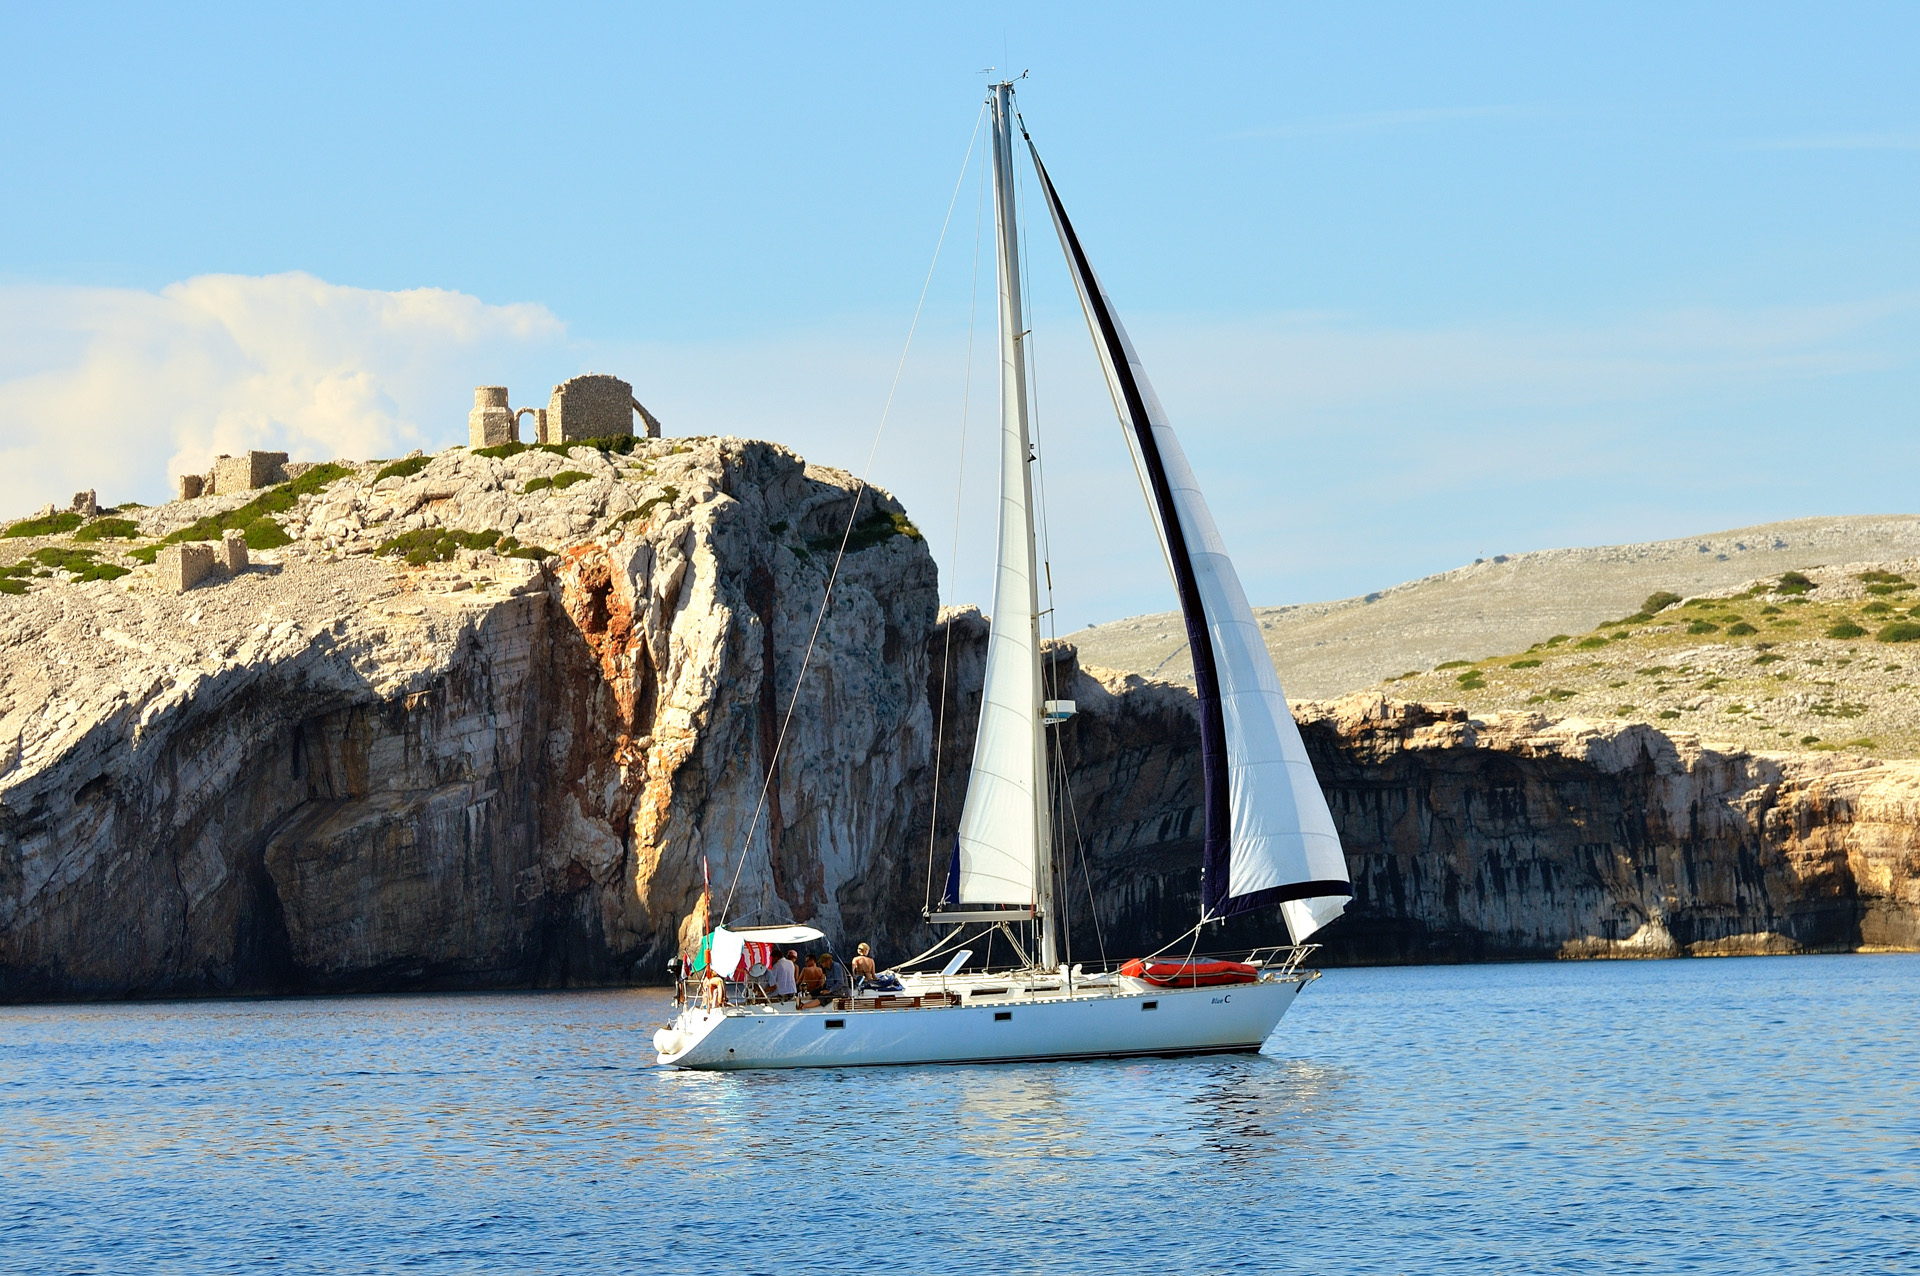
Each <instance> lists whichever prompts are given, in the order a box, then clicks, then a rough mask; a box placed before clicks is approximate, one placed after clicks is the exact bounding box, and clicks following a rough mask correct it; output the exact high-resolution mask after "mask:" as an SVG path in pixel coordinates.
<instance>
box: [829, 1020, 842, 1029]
mask: <svg viewBox="0 0 1920 1276" xmlns="http://www.w3.org/2000/svg"><path fill="white" fill-rule="evenodd" d="M846 1026H847V1021H846V1020H845V1019H829V1020H827V1027H829V1028H844V1027H846Z"/></svg>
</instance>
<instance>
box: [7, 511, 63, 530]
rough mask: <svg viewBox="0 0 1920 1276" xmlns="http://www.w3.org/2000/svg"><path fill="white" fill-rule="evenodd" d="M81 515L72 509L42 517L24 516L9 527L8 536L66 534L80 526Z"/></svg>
mask: <svg viewBox="0 0 1920 1276" xmlns="http://www.w3.org/2000/svg"><path fill="white" fill-rule="evenodd" d="M81 522H82V520H81V517H80V515H78V514H76V513H74V512H73V511H72V510H67V511H65V512H64V513H60V514H48V515H46V516H44V517H42V518H23V519H21V520H20V521H19V522H17V523H15V524H14V525H13V526H11V527H9V528H8V529H7V532H6V534H7V535H8V536H65V535H66V534H67V533H68V532H70V531H72V530H73V529H74V528H76V527H78V526H80V524H81Z"/></svg>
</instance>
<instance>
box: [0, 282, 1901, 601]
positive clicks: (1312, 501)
mask: <svg viewBox="0 0 1920 1276" xmlns="http://www.w3.org/2000/svg"><path fill="white" fill-rule="evenodd" d="M1129 318H1130V320H1132V328H1133V331H1134V335H1135V337H1136V340H1137V344H1138V346H1139V348H1140V351H1141V354H1142V355H1143V357H1144V358H1145V359H1146V362H1147V366H1148V368H1149V369H1150V370H1151V372H1152V374H1153V376H1154V380H1155V382H1156V384H1157V385H1158V387H1159V389H1160V392H1161V397H1162V398H1163V399H1164V400H1165V402H1166V404H1167V407H1168V410H1169V411H1170V412H1171V413H1172V415H1173V419H1174V424H1175V426H1176V428H1178V429H1179V430H1180V431H1181V434H1182V438H1183V440H1184V441H1185V444H1186V447H1187V451H1188V453H1189V455H1190V456H1191V457H1192V459H1193V461H1194V464H1195V467H1196V470H1197V471H1198V472H1199V474H1200V477H1201V480H1202V482H1203V483H1204V484H1205V485H1206V487H1207V490H1208V494H1209V497H1210V499H1211V500H1212V502H1213V505H1214V512H1215V515H1216V517H1217V519H1218V520H1219V522H1220V524H1221V526H1222V529H1223V531H1224V532H1225V534H1226V536H1227V541H1228V544H1229V545H1230V546H1231V547H1232V548H1233V549H1234V551H1235V554H1236V559H1237V561H1238V563H1239V565H1240V568H1241V572H1242V575H1243V578H1244V579H1245V582H1246V585H1247V588H1248V592H1249V593H1250V594H1251V595H1252V596H1253V598H1254V600H1255V601H1256V602H1259V603H1278V602H1294V601H1305V600H1308V599H1312V598H1319V597H1338V596H1342V595H1346V594H1355V593H1364V592H1365V591H1366V590H1369V589H1377V588H1380V587H1382V586H1385V585H1390V584H1393V583H1395V582H1397V581H1400V580H1404V579H1408V578H1411V577H1414V576H1419V575H1422V574H1424V573H1426V572H1428V571H1434V570H1440V569H1444V568H1446V567H1452V566H1457V565H1458V564H1459V563H1461V562H1466V561H1469V560H1471V559H1472V558H1473V557H1475V556H1476V555H1481V554H1485V553H1493V552H1515V551H1520V550H1528V549H1541V548H1547V547H1549V546H1552V545H1556V544H1582V543H1605V542H1607V541H1615V540H1619V541H1627V540H1641V539H1652V538H1656V537H1659V536H1666V535H1685V534H1688V533H1691V532H1698V531H1704V530H1708V529H1710V528H1714V527H1719V526H1725V527H1733V526H1739V525H1742V524H1745V523H1756V522H1763V521H1767V520H1769V519H1775V518H1787V517H1797V516H1801V515H1808V514H1819V513H1866V512H1885V511H1891V510H1910V509H1912V508H1913V505H1914V502H1913V500H1912V494H1911V483H1910V481H1909V479H1908V477H1907V476H1908V475H1910V474H1911V473H1912V472H1913V466H1914V465H1915V464H1916V463H1920V451H1916V449H1917V448H1920V444H1916V443H1914V442H1912V439H1913V438H1914V437H1915V436H1914V435H1913V432H1912V430H1911V425H1912V417H1913V408H1912V405H1913V403H1915V402H1916V401H1920V400H1916V398H1915V394H1916V385H1915V382H1916V370H1917V366H1920V365H1917V364H1916V360H1915V358H1914V356H1913V353H1912V352H1913V350H1914V349H1915V348H1916V345H1915V338H1916V335H1917V334H1916V329H1917V328H1920V298H1915V297H1912V296H1895V297H1888V298H1878V299H1869V300H1864V301H1857V302H1848V303H1839V304H1832V305H1824V306H1798V307H1773V308H1762V307H1756V308H1750V309H1722V310H1709V309H1691V310H1673V311H1668V312H1662V313H1651V314H1642V315H1638V316H1631V317H1626V318H1622V319H1619V320H1616V321H1613V322H1609V323H1597V322H1590V323H1584V324H1583V323H1569V322H1538V323H1518V322H1515V323H1504V324H1483V325H1454V326H1435V327H1428V328H1412V327H1405V328H1394V327H1390V326H1385V325H1380V324H1377V323H1368V322H1366V321H1364V320H1362V319H1357V318H1354V317H1351V316H1342V315H1329V314H1291V315H1269V316H1250V317H1245V318H1240V319H1234V320H1223V319H1220V318H1218V317H1215V316H1205V317H1196V316H1191V315H1171V314H1135V315H1130V316H1129ZM979 322H980V324H981V333H980V337H979V341H978V342H977V344H976V346H975V349H974V372H973V385H972V400H971V413H970V416H971V429H970V433H969V438H968V440H967V454H966V463H965V466H964V470H965V491H964V497H965V499H964V502H963V505H964V508H963V510H962V515H961V518H960V520H959V525H960V527H961V530H962V534H961V538H960V542H959V548H958V555H957V562H956V556H955V553H954V550H953V545H954V539H953V538H954V526H955V519H954V514H955V504H956V496H957V495H958V493H957V492H956V485H957V479H958V478H959V477H960V471H961V469H962V467H961V465H960V443H961V439H960V433H961V431H960V422H961V405H962V400H963V397H964V395H965V393H966V390H965V385H964V377H963V375H962V374H963V371H964V367H965V362H966V348H967V345H966V334H965V332H964V331H958V330H953V329H943V328H941V327H940V326H939V325H937V324H929V325H927V326H925V327H923V329H922V331H921V334H920V337H919V339H918V340H917V341H916V344H915V350H914V354H913V357H912V359H911V360H910V361H909V362H908V364H907V368H906V376H905V379H904V380H903V382H902V385H901V389H900V394H899V397H898V399H897V400H896V402H895V404H894V407H893V410H892V415H891V419H890V421H889V424H888V426H887V431H886V434H885V436H884V438H883V439H882V440H881V443H880V446H879V449H878V452H877V454H876V457H875V460H874V466H873V472H872V477H873V479H874V481H875V482H877V483H879V484H881V485H883V486H886V487H888V488H891V489H892V490H894V491H895V492H896V493H898V494H899V495H900V497H901V498H902V499H903V500H904V501H905V502H906V503H907V506H908V508H909V509H910V510H911V511H912V513H913V516H914V519H915V521H916V522H918V523H919V524H920V526H921V527H922V529H923V530H925V532H926V533H927V537H928V542H929V544H930V546H931V548H932V549H933V551H934V553H935V555H936V557H938V558H939V559H940V560H941V562H942V566H943V585H944V586H945V592H946V593H947V596H948V597H950V598H953V599H956V600H958V601H963V602H965V601H974V602H984V601H985V600H986V596H987V592H988V586H989V565H990V559H991V556H992V552H993V534H994V532H993V517H992V515H993V502H994V490H993V489H994V482H995V466H994V459H993V456H992V453H991V449H992V448H993V446H994V442H995V439H994V434H995V432H994V429H993V425H994V421H995V419H996V415H997V412H998V397H999V396H998V389H997V386H996V383H995V380H994V378H995V376H996V372H997V358H996V357H995V350H994V347H993V344H992V322H993V320H992V315H991V312H990V309H989V310H988V311H987V312H986V313H983V314H982V315H981V316H980V319H979ZM1035 328H1036V331H1037V332H1038V333H1039V334H1040V336H1039V337H1038V338H1036V339H1035V342H1034V344H1033V346H1032V349H1034V350H1035V352H1036V360H1037V363H1036V367H1037V377H1036V380H1037V383H1038V386H1039V390H1040V394H1041V414H1040V431H1041V435H1042V438H1043V441H1044V444H1045V461H1046V468H1045V472H1044V479H1045V486H1046V489H1047V493H1048V499H1049V502H1050V511H1049V520H1048V521H1049V525H1050V531H1051V535H1052V544H1053V579H1054V582H1055V584H1056V585H1057V586H1058V589H1059V593H1058V595H1057V596H1056V598H1055V599H1054V601H1055V603H1056V604H1057V606H1058V608H1059V611H1058V618H1059V622H1060V627H1061V629H1062V630H1063V631H1065V630H1069V629H1072V628H1077V627H1078V626H1080V625H1083V624H1085V623H1086V622H1088V621H1090V620H1106V619H1111V618H1113V617H1116V616H1121V615H1127V614H1130V613H1136V612H1142V611H1157V610H1163V609H1165V608H1166V607H1168V606H1170V605H1171V603H1170V597H1171V595H1170V594H1169V592H1168V587H1167V585H1166V581H1165V572H1164V569H1163V568H1162V566H1161V559H1160V555H1159V551H1158V549H1157V548H1156V547H1155V545H1154V544H1153V541H1152V539H1151V531H1150V524H1149V522H1148V520H1147V517H1146V515H1145V513H1144V510H1143V507H1142V504H1141V500H1140V497H1139V495H1138V492H1137V490H1136V485H1135V479H1134V475H1133V473H1132V470H1131V467H1130V465H1129V463H1128V460H1127V454H1126V451H1125V449H1124V447H1123V445H1122V443H1121V441H1120V439H1119V437H1118V433H1117V429H1116V427H1115V424H1114V421H1113V416H1112V408H1111V405H1110V403H1109V401H1108V398H1107V394H1106V390H1105V388H1104V386H1103V384H1102V382H1101V380H1100V376H1099V373H1098V371H1097V368H1096V366H1095V364H1094V362H1093V358H1092V355H1091V353H1090V351H1089V350H1088V348H1087V345H1086V338H1085V336H1084V325H1083V324H1082V322H1081V320H1080V318H1079V315H1078V314H1077V313H1076V312H1073V311H1071V310H1067V309H1059V308H1057V307H1052V306H1043V307H1042V308H1041V311H1040V312H1039V313H1036V314H1035ZM902 335H903V334H902V333H901V332H900V331H899V330H898V329H889V328H888V327H886V326H883V325H848V324H844V323H843V324H838V325H835V326H834V327H832V328H831V329H826V328H822V329H820V330H817V331H805V330H803V331H794V332H786V333H767V334H758V335H740V336H728V337H707V338H690V339H688V340H686V341H684V342H677V343H671V344H668V343H646V344H641V343H605V344H600V345H594V344H583V343H579V342H575V341H569V340H568V339H567V337H566V334H565V331H564V329H563V327H562V325H561V323H560V322H559V320H557V319H556V318H554V316H552V315H551V314H550V313H549V312H547V311H546V310H545V309H544V308H542V307H539V306H490V305H486V304H484V303H482V302H480V301H478V300H476V299H475V298H472V297H468V296H463V295H461V294H458V293H452V292H443V291H435V290H426V289H423V290H417V291H408V292H391V293H390V292H378V291H370V290H363V289H353V288H341V287H336V286H333V285H329V284H326V283H323V282H321V281H319V280H315V279H313V278H311V277H309V276H305V275H284V276H276V277H272V278H266V279H256V278H240V277H231V276H227V277H208V278H202V279H194V280H189V281H186V282H185V283H182V284H178V285H175V286H174V287H171V288H167V289H164V290H162V291H161V292H159V293H146V292H138V291H129V290H105V289H72V288H50V287H37V288H29V287H10V288H0V512H7V513H12V514H19V513H25V512H27V511H29V510H31V509H33V508H34V507H36V506H38V505H41V504H44V503H45V502H47V501H49V500H55V499H58V500H62V501H64V499H65V498H66V496H67V495H69V494H70V493H72V492H74V491H77V490H79V489H81V488H85V487H95V488H98V489H99V490H100V492H101V496H102V497H103V498H104V499H109V500H111V499H127V498H129V497H132V498H135V499H142V500H154V499H159V498H161V497H162V496H163V495H164V493H165V488H164V484H163V482H162V480H163V477H164V476H165V475H166V474H167V473H168V472H169V470H171V471H172V472H175V473H178V472H181V471H183V470H189V469H199V468H202V467H203V466H204V465H205V464H206V462H207V459H208V458H209V457H210V456H211V455H212V454H213V453H215V452H218V451H229V452H231V451H237V450H239V449H241V448H244V447H247V446H256V447H257V446H262V445H272V446H273V447H275V448H281V447H284V448H287V449H288V450H290V451H292V452H294V453H295V454H297V455H304V456H306V457H313V458H320V457H329V456H341V455H345V456H353V457H366V456H393V455H398V454H400V453H403V452H405V451H407V450H408V449H410V448H412V447H415V446H423V447H428V448H434V447H442V446H446V445H448V444H451V443H456V442H459V441H461V440H462V439H463V438H464V426H465V421H466V412H467V408H468V406H469V405H470V404H471V402H472V397H471V396H472V388H473V387H474V386H475V385H477V384H482V383H490V384H502V383H504V384H507V385H510V386H512V387H514V395H513V398H514V402H515V403H516V404H517V403H522V402H538V401H541V400H543V399H544V397H545V392H546V387H547V386H548V385H550V384H552V383H553V382H555V381H558V380H560V379H562V378H564V377H565V376H568V375H571V374H572V373H573V372H575V371H580V370H584V368H585V367H586V366H588V365H591V366H594V367H597V368H599V369H601V370H605V371H610V372H615V373H617V374H619V375H621V376H623V377H625V378H627V379H628V380H630V381H632V382H633V384H634V387H635V391H636V393H637V394H638V396H639V397H640V399H641V400H642V401H643V402H645V403H646V404H647V405H648V406H649V407H650V408H652V409H653V410H654V412H655V413H656V414H658V415H659V416H660V417H661V418H662V419H663V421H664V422H665V424H666V428H667V431H668V433H670V434H721V433H726V434H735V435H741V436H746V437H758V438H770V439H776V440H779V441H781V442H783V443H786V444H788V445H789V446H791V447H793V448H795V450H797V451H799V452H800V453H801V454H802V455H804V456H806V457H807V458H808V459H809V460H811V461H814V462H816V463H820V464H829V465H837V466H841V467H845V468H848V469H852V470H855V471H858V470H859V469H860V468H861V467H862V466H863V465H864V464H865V461H866V458H867V456H868V453H869V449H870V448H871V447H872V445H873V441H874V429H875V426H876V424H877V422H878V418H879V415H880V411H881V407H882V405H883V403H884V402H885V401H886V397H887V387H888V384H889V382H890V380H891V378H892V376H893V372H894V367H895V361H896V360H897V359H898V357H899V352H900V339H901V336H902ZM956 565H957V568H958V570H957V571H956V570H954V569H955V567H956Z"/></svg>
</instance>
